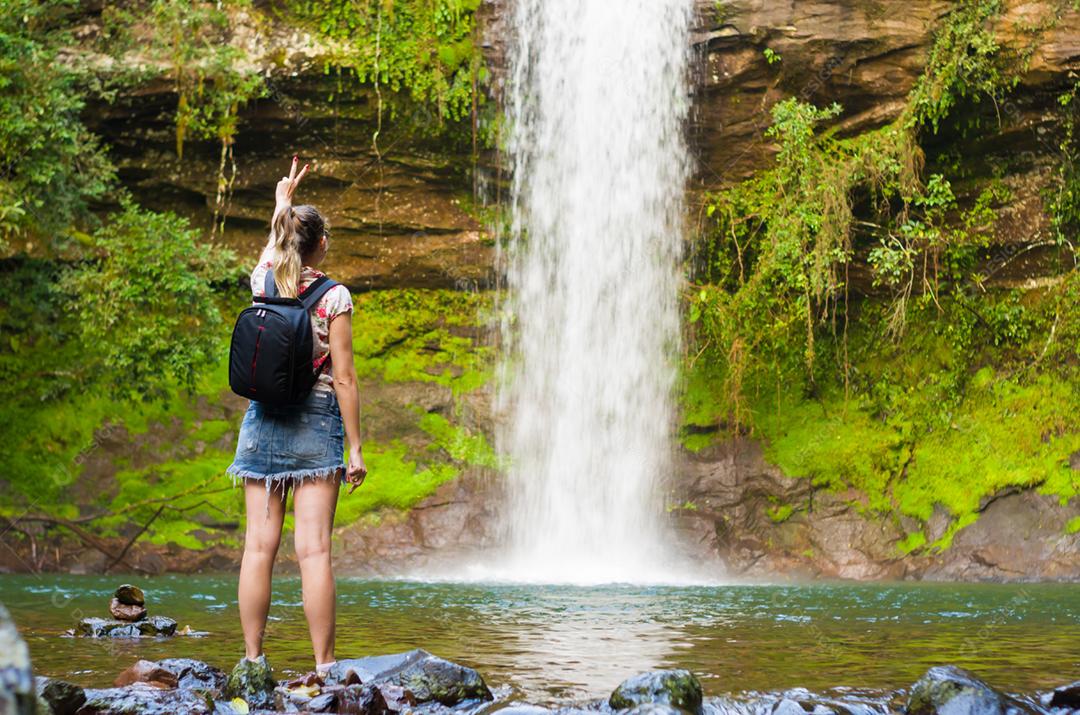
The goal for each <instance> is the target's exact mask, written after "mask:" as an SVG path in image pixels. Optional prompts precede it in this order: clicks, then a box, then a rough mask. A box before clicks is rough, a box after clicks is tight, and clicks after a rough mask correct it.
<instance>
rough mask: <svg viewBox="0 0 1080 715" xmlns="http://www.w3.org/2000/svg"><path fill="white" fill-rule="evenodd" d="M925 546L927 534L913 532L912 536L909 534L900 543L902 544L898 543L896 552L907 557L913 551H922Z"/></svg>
mask: <svg viewBox="0 0 1080 715" xmlns="http://www.w3.org/2000/svg"><path fill="white" fill-rule="evenodd" d="M925 545H926V534H924V533H923V532H921V531H913V532H911V533H910V534H908V535H907V536H905V537H904V538H903V539H902V540H901V541H900V543H898V544H897V545H896V550H897V551H899V552H900V553H901V554H902V555H904V556H907V555H908V554H910V553H912V552H913V551H916V550H918V549H921V548H922V547H924V546H925Z"/></svg>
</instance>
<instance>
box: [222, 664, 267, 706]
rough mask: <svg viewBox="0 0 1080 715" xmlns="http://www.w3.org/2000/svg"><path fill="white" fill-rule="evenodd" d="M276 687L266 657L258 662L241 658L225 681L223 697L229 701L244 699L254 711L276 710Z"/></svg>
mask: <svg viewBox="0 0 1080 715" xmlns="http://www.w3.org/2000/svg"><path fill="white" fill-rule="evenodd" d="M276 687H277V682H275V681H274V677H273V675H272V674H271V671H270V664H269V663H267V662H266V656H259V659H258V660H248V659H247V658H241V659H240V662H239V663H237V664H236V667H235V668H233V671H232V673H230V674H229V677H228V678H227V679H226V681H225V690H224V692H223V695H224V696H225V697H226V698H227V699H232V698H242V699H243V700H244V701H245V702H246V703H247V704H248V706H249V707H250V708H251V709H252V710H257V709H265V710H270V709H273V708H274V704H275V699H274V688H276Z"/></svg>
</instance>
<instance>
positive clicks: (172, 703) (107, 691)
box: [79, 683, 215, 715]
mask: <svg viewBox="0 0 1080 715" xmlns="http://www.w3.org/2000/svg"><path fill="white" fill-rule="evenodd" d="M85 692H86V703H85V704H84V705H83V706H82V708H81V709H80V710H79V715H180V714H182V715H209V713H212V712H214V707H215V706H214V701H213V700H211V699H210V698H208V697H207V696H206V695H204V694H202V693H199V692H197V691H195V690H177V689H173V690H162V689H160V688H155V687H153V686H152V685H147V684H146V683H136V684H134V685H128V686H126V687H123V688H104V689H100V690H98V689H87V690H86V691H85Z"/></svg>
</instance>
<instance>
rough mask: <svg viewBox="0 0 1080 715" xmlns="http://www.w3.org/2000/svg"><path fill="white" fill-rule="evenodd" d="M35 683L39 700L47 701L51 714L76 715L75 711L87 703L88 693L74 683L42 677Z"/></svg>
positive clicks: (35, 680)
mask: <svg viewBox="0 0 1080 715" xmlns="http://www.w3.org/2000/svg"><path fill="white" fill-rule="evenodd" d="M34 682H35V684H36V686H37V696H38V700H39V701H42V700H43V701H45V703H46V704H47V705H48V707H49V712H51V713H53V714H54V715H74V713H75V711H76V710H78V709H79V708H81V707H82V706H83V703H85V702H86V693H84V692H83V689H82V688H81V687H80V686H78V685H75V684H74V683H69V682H67V681H66V680H58V679H57V678H44V677H41V676H39V677H37V678H35V679H34ZM39 709H40V708H39ZM39 715H41V713H39Z"/></svg>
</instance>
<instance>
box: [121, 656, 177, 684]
mask: <svg viewBox="0 0 1080 715" xmlns="http://www.w3.org/2000/svg"><path fill="white" fill-rule="evenodd" d="M134 683H146V684H147V685H151V686H153V687H155V688H161V689H162V690H169V689H171V688H175V687H176V686H177V678H176V674H175V673H173V672H172V671H170V670H166V669H165V668H162V667H161V666H160V665H158V664H157V663H154V662H153V661H149V660H137V661H135V662H134V663H133V664H132V665H131V667H129V668H128V669H127V670H125V671H123V672H122V673H120V675H118V676H116V680H114V681H113V685H115V686H116V687H118V688H120V687H123V686H125V685H132V684H134Z"/></svg>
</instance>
